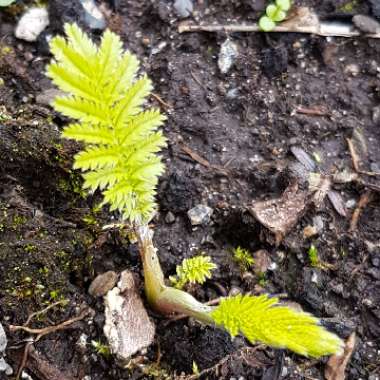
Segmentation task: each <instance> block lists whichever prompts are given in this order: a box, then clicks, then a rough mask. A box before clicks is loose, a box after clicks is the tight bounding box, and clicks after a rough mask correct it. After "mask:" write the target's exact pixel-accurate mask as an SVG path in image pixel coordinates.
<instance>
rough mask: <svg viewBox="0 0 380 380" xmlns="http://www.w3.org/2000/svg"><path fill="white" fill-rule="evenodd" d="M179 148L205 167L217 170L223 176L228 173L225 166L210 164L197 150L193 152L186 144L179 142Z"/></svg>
mask: <svg viewBox="0 0 380 380" xmlns="http://www.w3.org/2000/svg"><path fill="white" fill-rule="evenodd" d="M181 150H182V151H183V152H184V153H186V154H187V155H188V156H189V157H190V158H192V159H193V160H194V161H195V162H198V164H201V165H202V166H204V167H205V168H208V169H214V170H217V171H218V172H219V173H220V174H223V175H225V176H227V175H228V171H227V170H226V169H225V168H223V167H221V166H218V165H212V164H210V163H209V162H208V161H207V160H206V159H205V158H203V157H202V156H200V155H199V154H198V153H197V152H194V151H193V150H192V149H191V148H190V147H188V146H187V145H185V144H181Z"/></svg>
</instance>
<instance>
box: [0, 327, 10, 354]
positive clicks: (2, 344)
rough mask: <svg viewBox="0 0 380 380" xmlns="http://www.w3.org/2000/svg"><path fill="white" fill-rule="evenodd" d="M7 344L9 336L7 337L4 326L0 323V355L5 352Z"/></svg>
mask: <svg viewBox="0 0 380 380" xmlns="http://www.w3.org/2000/svg"><path fill="white" fill-rule="evenodd" d="M7 343H8V341H7V336H6V335H5V331H4V328H3V325H2V324H1V323H0V355H1V354H2V353H3V352H4V351H5V348H6V347H7Z"/></svg>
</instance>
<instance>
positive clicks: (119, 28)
mask: <svg viewBox="0 0 380 380" xmlns="http://www.w3.org/2000/svg"><path fill="white" fill-rule="evenodd" d="M18 3H21V5H16V6H12V7H10V8H8V9H4V10H3V9H2V10H1V11H0V79H1V80H2V82H3V84H2V85H1V86H0V97H1V104H0V158H1V161H0V162H1V165H0V284H1V286H0V321H1V322H2V324H3V325H4V327H5V328H6V331H7V335H8V340H9V343H8V350H7V357H6V359H7V361H8V362H9V363H11V364H12V366H13V368H14V369H15V371H17V366H18V365H19V360H20V352H21V351H20V349H22V347H23V345H24V344H25V338H27V335H25V334H24V333H17V334H14V333H13V334H11V333H10V332H9V330H8V328H7V327H8V326H9V325H10V324H13V325H17V324H23V323H24V322H25V321H26V319H27V317H28V315H30V314H31V313H32V312H35V311H38V310H41V309H43V308H44V307H46V306H47V305H49V304H51V303H53V302H56V301H58V300H61V299H67V300H69V302H68V304H67V305H66V306H61V307H58V308H55V309H52V310H51V311H50V312H48V313H47V315H46V316H45V317H42V318H40V320H39V321H38V322H36V323H35V326H39V327H42V326H46V325H49V324H53V323H58V322H61V321H63V320H66V319H69V318H70V317H74V316H75V315H77V314H78V313H79V310H80V308H81V307H83V306H86V305H88V306H90V307H91V308H92V309H93V310H94V317H93V318H90V319H89V318H88V319H85V320H83V321H81V322H77V323H76V324H74V325H72V326H71V328H70V329H68V330H65V331H61V332H58V333H54V334H51V335H49V336H46V337H45V338H43V339H41V341H40V342H38V343H37V344H35V347H36V349H37V351H38V353H39V355H40V356H41V358H43V359H44V360H46V361H47V362H48V363H49V365H51V366H52V367H55V368H58V369H59V370H61V371H63V372H64V373H66V374H67V375H68V376H71V377H69V378H73V379H86V380H89V379H91V380H100V379H101V380H106V379H150V378H152V379H153V378H155V379H175V378H178V377H176V376H179V375H180V374H181V373H182V374H187V375H190V374H191V373H192V366H193V362H195V363H196V364H197V365H198V368H199V369H200V370H203V369H206V368H210V367H212V366H214V365H216V364H217V363H220V365H219V366H216V367H215V370H212V371H210V372H209V373H208V374H207V375H206V376H204V377H203V378H208V379H233V378H235V379H264V380H269V379H292V380H293V379H323V378H324V375H323V371H324V367H325V362H326V359H322V360H320V361H314V360H308V359H306V358H302V357H299V356H297V355H294V354H292V353H291V352H288V351H281V350H272V349H270V348H263V347H256V348H255V347H252V346H250V345H249V344H248V343H247V342H246V341H244V340H243V339H242V338H237V339H235V340H234V341H233V342H232V341H231V340H230V338H229V337H228V335H226V334H225V333H223V332H221V331H219V330H215V329H213V328H210V327H205V326H201V325H199V324H198V323H195V322H194V321H191V320H187V319H184V320H179V321H169V322H168V321H167V320H166V319H165V318H163V317H161V316H158V315H156V314H154V313H151V317H152V318H153V319H154V321H155V322H156V326H157V335H156V343H155V344H154V345H153V346H152V347H150V348H149V349H148V350H147V352H146V353H142V354H141V355H140V356H139V357H137V358H136V359H135V360H134V362H133V363H131V364H130V366H129V368H127V369H121V368H120V367H119V366H118V365H117V363H116V362H115V361H114V360H113V359H112V358H105V357H103V356H101V355H98V354H97V353H96V352H95V350H94V348H93V347H92V346H91V343H90V342H91V341H93V340H95V341H101V342H103V343H106V341H105V337H104V336H103V332H102V331H103V323H104V307H103V303H102V301H101V300H100V299H94V298H93V297H91V296H90V295H89V294H88V292H87V290H88V286H89V284H90V283H91V280H92V279H93V278H95V276H96V275H97V274H100V273H103V272H105V271H107V270H115V271H117V272H120V271H121V270H123V269H130V270H133V271H134V272H135V273H136V274H138V275H139V276H140V278H141V280H142V272H141V265H140V262H139V258H138V252H137V249H136V246H135V245H133V244H130V243H129V242H128V239H127V238H126V237H125V236H122V234H120V233H117V232H104V231H102V226H103V225H104V224H107V223H110V222H112V220H111V218H110V217H109V214H107V212H106V211H104V210H100V211H99V210H97V209H96V205H97V201H98V199H96V197H95V198H94V197H86V196H84V194H83V192H82V190H81V179H80V176H79V174H78V173H76V172H75V171H72V170H71V163H72V156H73V154H74V153H75V151H76V149H77V146H76V145H75V144H73V143H71V142H68V141H62V140H61V139H60V136H59V131H60V129H61V128H62V126H63V125H64V124H65V123H66V122H67V120H65V119H62V118H61V116H59V115H57V114H56V113H55V112H54V111H53V110H52V109H50V108H49V107H48V106H44V105H42V104H40V103H39V102H37V100H36V98H37V96H38V95H39V94H41V93H43V92H44V91H45V90H46V89H48V88H50V87H51V84H50V83H49V80H47V79H46V78H45V77H44V67H45V65H46V63H47V62H48V60H49V58H50V57H49V55H48V52H47V49H46V43H44V40H43V38H44V37H43V36H42V37H40V39H39V41H37V42H36V43H25V42H22V41H18V40H16V39H15V38H14V37H13V29H14V27H15V25H16V22H17V19H18V18H19V15H20V13H21V12H22V8H23V5H24V4H25V3H26V2H24V3H22V2H18ZM51 3H52V5H51V6H50V8H51V12H52V14H51V19H52V20H53V21H52V26H51V27H50V29H48V30H47V31H46V32H45V33H44V36H46V35H47V34H49V33H50V32H52V31H55V32H56V31H59V30H60V29H61V25H60V24H59V20H71V21H75V17H79V16H77V13H76V11H75V9H76V8H75V6H74V5H75V4H76V1H73V2H72V3H73V8H66V9H62V8H59V7H57V5H56V2H54V1H52V2H51ZM64 3H70V2H67V1H65V2H64ZM74 3H75V4H74ZM103 3H104V4H105V5H107V4H108V2H106V1H104V2H103ZM297 3H298V4H301V5H309V6H311V7H314V9H315V10H316V11H317V13H318V14H319V15H320V16H321V17H323V18H332V17H351V16H352V15H354V14H357V13H364V14H369V15H373V16H379V9H378V6H377V3H376V1H364V0H363V1H352V2H350V1H347V0H324V1H314V0H310V1H308V0H304V1H298V2H297ZM263 4H265V2H264V1H258V0H233V1H227V0H220V1H218V2H212V1H207V0H206V1H205V0H203V1H201V0H199V1H194V8H195V14H194V17H193V21H194V19H195V21H196V22H198V21H202V22H213V21H218V22H221V23H222V22H231V21H234V22H243V21H253V20H256V19H257V17H258V16H259V15H260V14H261V12H262V7H263ZM108 5H110V6H111V8H112V9H114V11H113V13H112V14H111V15H110V16H109V18H108V23H109V26H110V27H111V28H112V29H113V30H114V31H115V32H117V33H119V34H120V35H121V36H122V39H123V41H124V42H125V46H126V47H127V48H128V49H130V50H131V51H133V52H134V53H136V54H137V55H138V57H139V58H140V59H141V60H142V62H143V68H144V70H145V71H146V72H147V73H148V74H149V76H150V77H151V78H152V80H153V82H154V84H155V90H154V91H155V94H157V95H159V97H160V98H161V99H162V100H163V101H164V102H165V103H160V102H158V101H157V99H156V98H153V97H152V99H151V102H152V104H154V105H155V106H159V107H162V110H163V111H164V112H165V113H166V114H167V116H168V121H167V123H166V125H165V128H164V131H165V135H166V136H167V138H168V141H169V147H168V149H167V150H166V151H165V153H164V154H165V162H166V165H167V170H166V173H165V175H164V176H163V177H162V179H161V182H160V185H159V191H158V203H159V207H160V212H159V213H158V214H157V216H156V217H155V219H154V230H155V243H156V245H157V247H158V250H159V256H160V259H161V261H162V266H163V269H164V272H165V274H166V275H167V276H168V275H172V274H174V273H175V266H176V265H177V264H179V263H180V262H181V261H182V259H183V258H185V257H190V256H193V255H194V254H196V253H199V252H205V253H207V254H208V255H210V256H211V257H212V259H213V261H214V262H215V263H216V264H217V265H218V269H217V270H216V271H215V275H214V276H213V278H212V279H211V280H209V281H208V282H207V283H206V284H205V285H204V286H202V287H199V288H196V289H195V290H194V295H196V296H197V298H199V299H201V300H203V301H208V300H211V299H214V298H217V297H220V296H224V295H226V294H228V293H229V292H237V291H243V292H248V291H249V292H252V293H254V294H259V293H262V292H267V293H270V294H285V295H286V297H287V299H288V300H290V301H293V302H297V303H298V304H300V305H301V306H302V308H303V309H304V310H307V311H310V312H312V313H313V314H315V315H317V316H318V317H321V318H322V320H323V322H324V323H325V324H326V326H328V328H330V329H331V330H333V331H335V332H336V333H338V334H339V335H340V336H341V337H342V338H347V337H348V336H349V335H350V334H351V332H352V331H356V333H357V343H356V349H355V351H354V354H353V357H352V359H351V361H350V364H349V366H348V369H347V379H352V380H358V379H371V380H375V379H378V377H376V376H378V375H379V373H380V206H379V194H378V192H379V189H380V179H379V176H376V175H375V176H368V175H366V174H361V175H360V181H351V182H347V183H343V184H339V183H337V182H334V184H333V188H334V190H336V191H337V192H338V194H339V195H340V196H341V198H342V199H343V202H344V204H345V206H346V208H347V216H346V217H343V216H341V215H339V214H338V213H337V211H336V210H335V209H334V207H333V206H332V204H331V203H330V202H329V201H328V199H327V198H326V199H325V200H324V201H323V202H322V204H321V206H320V207H319V208H317V207H308V209H307V211H306V213H305V215H304V216H303V217H302V218H301V220H299V222H298V224H297V225H296V227H294V228H293V229H292V230H291V232H290V233H289V234H287V236H286V237H285V239H283V240H282V242H281V243H280V245H278V246H276V245H275V244H274V243H273V239H271V238H270V236H269V234H268V233H267V231H266V230H265V228H264V227H263V226H261V225H260V224H259V223H258V222H256V220H255V219H254V218H253V217H252V216H251V215H250V214H249V212H248V211H247V208H248V207H249V205H250V204H251V203H252V202H253V201H254V200H262V199H269V198H272V197H279V196H280V195H281V193H282V192H283V191H284V190H285V189H286V187H287V186H288V184H290V183H291V182H292V181H294V178H295V177H296V178H298V180H299V181H300V186H302V183H301V182H302V180H300V177H302V175H303V174H302V173H301V174H300V172H299V171H298V172H297V170H296V169H295V168H298V169H299V163H298V162H297V160H296V159H295V157H294V156H293V155H292V154H291V152H290V148H291V147H292V146H297V147H301V148H303V149H304V151H306V152H307V153H309V155H310V156H312V157H319V158H320V162H319V163H318V169H317V170H318V171H319V172H320V173H323V174H324V175H326V176H332V175H333V174H334V173H337V172H340V171H342V170H343V169H346V170H350V171H354V169H353V165H352V159H351V155H350V152H349V149H348V146H347V140H346V139H347V138H352V140H353V141H354V143H355V146H356V147H357V150H358V155H359V156H360V160H361V162H360V167H361V170H362V171H367V172H380V149H379V144H380V116H379V114H380V108H379V100H380V59H379V54H380V40H371V39H366V38H353V39H343V38H322V37H316V36H309V35H298V34H276V35H272V34H271V35H264V34H246V33H236V34H233V35H230V36H228V37H229V38H231V39H232V40H233V41H234V42H235V43H236V44H238V46H239V56H238V58H237V59H236V62H235V64H234V66H233V68H232V69H231V70H230V71H229V72H228V74H226V75H222V74H221V73H220V71H219V70H218V66H217V57H218V52H219V49H220V44H221V43H223V42H224V41H225V39H226V37H227V35H226V34H225V33H217V34H207V33H191V34H182V35H181V34H179V33H178V32H177V26H178V21H179V20H178V19H177V18H176V15H175V13H174V11H173V5H172V2H171V1H163V0H162V1H161V0H160V1H158V0H156V1H153V0H152V1H149V0H141V1H133V0H120V1H110V2H109V4H108ZM68 7H69V6H68ZM69 11H70V12H69ZM54 12H60V13H58V14H57V13H54ZM372 12H373V13H372ZM73 18H74V19H73ZM77 21H81V22H82V20H79V19H78V20H77ZM93 36H94V38H95V39H97V38H99V33H93ZM299 107H302V108H303V109H309V110H310V109H315V107H319V108H320V109H323V110H324V111H325V113H323V114H322V115H309V114H303V113H299V112H296V110H297V108H299ZM184 144H185V146H186V147H187V148H189V149H190V150H192V151H193V152H195V153H197V154H198V155H200V156H201V157H203V158H204V159H205V160H207V161H208V162H209V163H210V165H209V166H208V167H207V166H205V165H204V164H202V163H200V162H196V161H194V159H193V158H191V157H190V156H189V155H188V154H186V153H185V152H184V150H183V149H182V148H183V146H184ZM301 172H302V170H301ZM301 179H302V178H301ZM368 189H369V190H370V191H371V197H372V198H371V201H370V202H369V203H368V204H367V205H366V206H365V207H364V209H363V210H362V213H361V215H360V218H359V222H358V226H357V229H356V230H355V231H353V232H350V231H349V228H350V222H351V217H352V214H353V211H354V209H355V207H356V206H357V204H358V202H359V199H360V197H361V196H363V194H365V192H366V191H367V190H368ZM200 203H203V204H207V205H208V206H210V207H212V208H213V209H214V214H213V216H212V221H211V222H210V223H208V224H207V225H205V226H202V227H198V228H191V225H190V223H189V220H188V217H187V214H186V213H187V211H188V210H189V209H190V208H192V207H193V206H195V205H197V204H200ZM168 212H171V213H173V214H174V215H175V222H174V223H172V224H168V223H166V222H165V216H166V215H167V213H168ZM315 217H318V218H319V220H321V221H322V227H321V229H320V231H319V233H318V234H317V235H315V236H313V237H311V238H306V237H305V236H304V228H305V227H306V226H308V225H312V224H313V223H314V222H313V221H314V220H315ZM311 244H314V245H315V246H316V247H317V249H318V254H319V257H320V260H321V261H323V262H324V263H328V264H329V265H328V268H327V269H326V268H325V269H317V268H313V267H312V266H311V265H310V262H309V259H308V255H307V252H308V249H309V247H310V245H311ZM237 246H242V247H245V248H247V249H249V250H250V251H251V252H255V251H258V250H260V249H265V250H267V251H268V253H269V256H270V260H271V262H272V263H275V264H276V265H275V266H273V265H272V266H271V268H272V270H269V271H267V272H266V273H265V276H264V278H263V276H262V275H261V274H255V273H254V272H248V273H244V274H242V273H241V272H240V269H239V267H238V265H236V263H234V261H233V259H232V255H231V249H232V248H234V247H237ZM141 294H143V290H142V288H141ZM83 339H85V340H86V341H87V345H83V344H81V343H80V342H81V341H82V340H83ZM26 371H27V370H26ZM1 376H2V375H1V374H0V377H1ZM32 376H34V377H33V379H46V377H37V376H36V375H32ZM86 376H88V377H86ZM371 376H372V377H371ZM183 378H184V379H186V377H183Z"/></svg>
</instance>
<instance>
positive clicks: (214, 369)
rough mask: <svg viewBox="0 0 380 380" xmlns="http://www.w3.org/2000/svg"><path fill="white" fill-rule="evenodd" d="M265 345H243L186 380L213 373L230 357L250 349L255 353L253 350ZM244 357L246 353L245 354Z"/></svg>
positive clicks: (193, 379)
mask: <svg viewBox="0 0 380 380" xmlns="http://www.w3.org/2000/svg"><path fill="white" fill-rule="evenodd" d="M263 347H265V345H263V344H259V345H257V346H256V347H243V348H241V349H240V350H238V351H237V352H234V353H232V354H229V355H227V356H225V357H224V358H222V359H221V360H220V361H219V362H218V363H216V364H215V365H213V366H212V367H209V368H205V369H203V370H202V371H200V372H199V373H195V374H194V375H190V376H186V377H185V378H184V380H196V379H199V378H200V377H201V376H204V375H207V374H209V373H212V372H216V371H217V370H218V369H219V367H221V366H222V365H223V364H225V363H226V362H227V361H228V360H229V359H232V358H234V357H238V356H240V355H243V354H244V351H246V352H247V353H248V351H250V353H253V352H255V351H257V350H258V349H261V348H263ZM243 359H244V355H243ZM248 364H249V363H248Z"/></svg>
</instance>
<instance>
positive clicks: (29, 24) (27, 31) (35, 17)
mask: <svg viewBox="0 0 380 380" xmlns="http://www.w3.org/2000/svg"><path fill="white" fill-rule="evenodd" d="M48 25H49V14H48V12H47V10H46V8H40V7H34V8H29V9H28V10H27V11H26V12H25V13H24V14H23V15H22V16H21V18H20V20H19V21H18V24H17V26H16V30H15V36H16V38H19V39H20V40H24V41H28V42H33V41H36V40H37V37H38V36H39V35H40V33H41V32H42V31H43V30H44V29H45V28H46V27H47V26H48Z"/></svg>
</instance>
